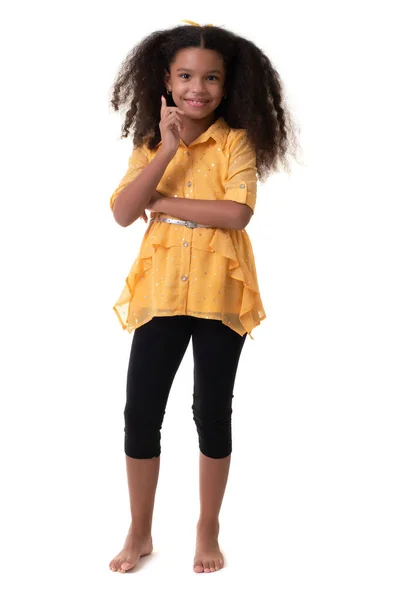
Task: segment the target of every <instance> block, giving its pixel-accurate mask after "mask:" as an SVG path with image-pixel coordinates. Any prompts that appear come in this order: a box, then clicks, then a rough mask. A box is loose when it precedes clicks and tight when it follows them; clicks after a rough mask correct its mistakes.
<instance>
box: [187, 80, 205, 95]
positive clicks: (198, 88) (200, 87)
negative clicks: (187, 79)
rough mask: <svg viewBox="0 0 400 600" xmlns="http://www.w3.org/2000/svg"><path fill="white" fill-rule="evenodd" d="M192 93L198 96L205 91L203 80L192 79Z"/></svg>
mask: <svg viewBox="0 0 400 600" xmlns="http://www.w3.org/2000/svg"><path fill="white" fill-rule="evenodd" d="M190 89H191V92H192V93H193V94H198V93H200V92H203V91H204V90H205V82H204V80H203V79H192V85H191V88H190Z"/></svg>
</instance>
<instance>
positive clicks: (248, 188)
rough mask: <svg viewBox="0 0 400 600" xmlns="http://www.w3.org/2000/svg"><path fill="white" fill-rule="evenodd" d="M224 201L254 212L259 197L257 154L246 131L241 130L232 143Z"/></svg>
mask: <svg viewBox="0 0 400 600" xmlns="http://www.w3.org/2000/svg"><path fill="white" fill-rule="evenodd" d="M224 187H225V195H224V200H233V201H234V202H239V203H240V204H247V205H248V206H250V208H251V209H252V211H253V212H254V208H255V205H256V197H257V168H256V152H255V149H254V148H253V146H252V144H251V143H250V141H249V139H248V137H247V134H246V131H243V130H241V131H240V133H238V134H237V135H236V137H235V138H234V140H233V141H232V145H231V147H230V156H229V163H228V174H227V179H226V181H225V182H224Z"/></svg>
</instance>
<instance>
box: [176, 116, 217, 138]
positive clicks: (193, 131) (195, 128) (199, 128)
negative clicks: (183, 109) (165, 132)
mask: <svg viewBox="0 0 400 600" xmlns="http://www.w3.org/2000/svg"><path fill="white" fill-rule="evenodd" d="M214 121H215V115H214V113H211V114H210V115H208V116H207V117H205V118H204V119H189V118H188V117H185V116H183V117H182V123H183V131H182V133H181V139H182V141H183V142H184V143H185V144H186V146H190V144H191V143H192V142H194V140H197V138H198V137H200V136H201V134H202V133H204V132H205V131H207V129H208V128H209V127H211V125H212V124H213V123H214Z"/></svg>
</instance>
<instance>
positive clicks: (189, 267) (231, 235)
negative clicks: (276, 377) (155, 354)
mask: <svg viewBox="0 0 400 600" xmlns="http://www.w3.org/2000/svg"><path fill="white" fill-rule="evenodd" d="M160 146H161V142H160V143H159V144H158V146H157V148H156V149H155V150H150V149H149V148H148V146H147V145H146V144H145V145H143V146H141V147H135V148H134V149H133V151H132V154H131V156H130V158H129V161H128V169H127V171H126V173H125V175H124V177H123V178H122V180H121V181H120V183H119V185H118V187H117V188H116V190H115V191H114V193H113V194H112V196H111V198H110V208H111V209H113V205H114V201H115V199H116V197H117V195H118V194H119V193H120V192H121V190H122V189H123V188H124V187H125V186H127V185H128V183H130V182H131V181H133V180H134V179H135V177H137V175H138V174H139V173H140V172H141V171H142V170H143V169H144V168H145V167H146V166H147V165H148V164H149V162H150V161H151V160H152V159H153V158H154V157H155V155H156V153H157V151H158V149H159V147H160ZM157 191H158V192H160V194H162V195H163V196H167V197H176V198H193V199H200V200H232V201H234V202H239V203H241V204H247V205H248V206H250V208H251V209H252V210H253V211H254V209H255V205H256V194H257V171H256V155H255V151H254V149H253V147H252V146H251V144H250V142H249V140H248V138H247V135H246V131H245V130H243V129H231V128H230V127H229V126H228V125H227V123H226V122H225V120H224V119H223V118H222V117H221V118H220V119H218V120H217V121H216V122H215V123H213V124H212V125H211V126H210V127H209V128H208V129H207V131H205V132H204V133H202V134H201V135H200V136H199V137H198V138H197V139H196V140H195V141H193V142H192V143H191V144H189V146H187V145H186V144H185V143H184V142H183V141H182V140H181V142H180V145H179V147H178V150H177V152H176V154H175V156H174V158H173V159H172V160H171V162H170V163H169V165H168V167H167V169H166V170H165V172H164V175H163V177H162V178H161V180H160V182H159V184H158V186H157ZM160 216H162V217H164V216H167V217H174V216H175V215H169V214H168V215H167V214H164V213H162V214H161V215H160ZM113 309H114V311H115V312H116V314H117V316H118V318H119V321H120V324H121V325H122V328H123V329H127V330H128V332H129V333H130V332H132V331H133V330H134V329H136V328H138V327H140V326H141V325H144V324H145V323H147V322H148V321H150V320H151V319H152V318H153V317H155V316H172V315H191V316H194V317H200V318H206V319H218V320H221V321H222V322H223V323H224V324H225V325H227V326H228V327H230V328H231V329H233V330H234V331H236V332H237V333H238V334H240V335H244V334H245V333H246V332H247V333H248V334H249V335H250V337H252V336H251V331H252V330H253V329H254V327H256V326H257V325H259V324H260V322H261V321H262V320H263V319H265V318H266V314H265V311H264V308H263V304H262V301H261V297H260V292H259V287H258V281H257V273H256V266H255V260H254V256H253V249H252V245H251V241H250V238H249V236H248V234H247V232H246V230H245V229H241V230H238V229H222V228H218V227H216V228H195V229H189V228H188V227H185V226H183V225H174V224H171V223H165V222H156V221H154V222H153V223H150V224H149V226H148V228H147V230H146V232H145V234H144V236H143V240H142V243H141V246H140V250H139V254H138V256H137V258H136V260H135V261H134V263H133V265H132V267H131V269H130V272H129V274H128V276H127V278H126V281H125V286H124V288H123V290H122V292H121V294H120V296H119V298H118V300H117V302H116V303H115V305H114V306H113Z"/></svg>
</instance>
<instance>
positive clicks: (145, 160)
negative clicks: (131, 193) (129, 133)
mask: <svg viewBox="0 0 400 600" xmlns="http://www.w3.org/2000/svg"><path fill="white" fill-rule="evenodd" d="M148 164H149V151H148V149H147V148H146V147H145V146H140V147H135V148H134V149H133V151H132V154H131V156H130V157H129V161H128V170H127V171H126V173H125V175H124V176H123V178H122V179H121V181H120V183H119V185H118V187H117V189H116V190H115V191H114V193H113V194H112V196H111V198H110V208H111V210H113V208H114V202H115V199H116V197H117V196H118V194H119V193H120V192H121V191H122V190H123V189H124V187H126V186H127V185H128V183H130V182H131V181H133V180H134V179H135V178H136V177H137V176H138V175H139V173H141V172H142V171H143V169H144V168H145V167H146V166H147V165H148Z"/></svg>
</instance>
